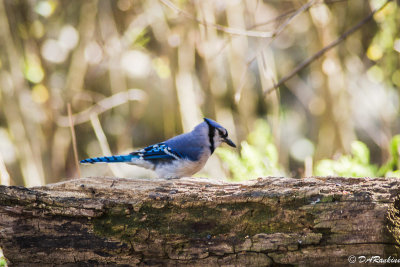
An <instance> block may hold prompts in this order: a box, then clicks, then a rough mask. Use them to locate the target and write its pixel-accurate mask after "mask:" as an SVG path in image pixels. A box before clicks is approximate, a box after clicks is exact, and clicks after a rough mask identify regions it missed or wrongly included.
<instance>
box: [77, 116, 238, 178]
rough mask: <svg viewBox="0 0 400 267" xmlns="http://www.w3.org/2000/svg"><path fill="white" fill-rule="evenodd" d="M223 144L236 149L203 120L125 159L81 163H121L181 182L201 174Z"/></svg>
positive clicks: (217, 126) (224, 133)
mask: <svg viewBox="0 0 400 267" xmlns="http://www.w3.org/2000/svg"><path fill="white" fill-rule="evenodd" d="M223 142H225V143H227V144H228V145H230V146H232V147H236V145H235V144H234V143H233V142H232V140H231V139H229V138H228V131H227V130H226V129H225V128H224V127H222V126H221V125H220V124H218V123H217V122H215V121H213V120H211V119H207V118H204V122H202V123H200V124H199V125H197V126H196V127H195V128H194V129H193V130H192V131H191V132H189V133H185V134H181V135H178V136H175V137H173V138H171V139H168V140H167V141H165V142H162V143H158V144H155V145H151V146H148V147H146V148H143V149H141V150H138V151H135V152H132V153H130V154H128V155H118V156H110V157H97V158H90V159H84V160H81V163H97V162H107V163H112V162H124V163H128V164H133V165H137V166H140V167H144V168H146V169H151V170H154V171H155V172H156V173H157V175H158V176H159V177H162V178H180V177H183V176H191V175H193V174H195V173H196V172H198V171H200V170H201V169H202V168H203V167H204V165H205V164H206V162H207V160H208V158H209V157H210V156H211V154H212V153H213V152H214V150H215V149H216V148H217V147H218V146H220V145H221V144H222V143H223Z"/></svg>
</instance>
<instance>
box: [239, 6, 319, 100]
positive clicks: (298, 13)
mask: <svg viewBox="0 0 400 267" xmlns="http://www.w3.org/2000/svg"><path fill="white" fill-rule="evenodd" d="M313 4H315V0H311V1H309V2H307V3H306V4H304V5H303V6H301V7H300V8H299V9H298V10H296V11H295V12H294V13H293V14H292V15H291V16H290V17H289V18H287V19H286V20H285V21H284V22H283V23H282V25H281V26H280V27H279V28H278V29H276V30H275V31H274V33H273V38H271V39H269V40H268V43H267V45H269V44H271V42H272V41H273V40H274V39H275V38H276V37H278V35H279V34H280V33H281V32H282V31H283V30H284V29H285V28H286V27H287V26H288V25H289V23H290V22H291V21H292V20H293V19H294V18H295V17H297V16H298V15H300V14H301V13H303V12H304V11H306V10H308V9H309V8H310V7H311V6H312V5H313ZM259 53H260V52H259V51H258V52H257V53H256V56H254V57H253V58H252V59H251V60H250V61H249V62H247V66H246V71H244V72H243V74H242V77H241V79H240V84H239V87H238V89H237V90H236V92H235V96H234V100H235V102H236V103H239V101H240V99H241V95H242V91H243V87H244V85H245V84H246V75H247V70H248V69H249V66H250V64H251V63H252V62H253V61H254V60H256V58H257V57H258V55H259Z"/></svg>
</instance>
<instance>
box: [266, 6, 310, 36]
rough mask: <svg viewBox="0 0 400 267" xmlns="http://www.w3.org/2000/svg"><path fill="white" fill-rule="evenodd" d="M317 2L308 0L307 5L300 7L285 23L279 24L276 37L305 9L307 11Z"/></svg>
mask: <svg viewBox="0 0 400 267" xmlns="http://www.w3.org/2000/svg"><path fill="white" fill-rule="evenodd" d="M314 3H315V0H311V1H309V2H307V3H306V4H305V5H303V6H301V7H300V8H299V9H297V10H296V12H294V13H293V15H291V16H290V17H289V18H288V19H287V20H285V22H284V23H282V25H280V26H279V28H278V29H276V30H275V31H274V37H275V36H278V35H279V34H280V33H281V32H282V31H283V29H285V28H286V26H287V25H288V24H289V23H290V22H291V21H292V20H293V19H294V18H295V17H297V16H298V15H299V14H301V13H303V12H304V11H306V10H307V9H309V8H310V7H311V6H312V5H313V4H314Z"/></svg>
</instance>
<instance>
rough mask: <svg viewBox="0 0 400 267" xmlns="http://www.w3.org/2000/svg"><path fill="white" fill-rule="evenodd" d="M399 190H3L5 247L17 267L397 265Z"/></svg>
mask: <svg viewBox="0 0 400 267" xmlns="http://www.w3.org/2000/svg"><path fill="white" fill-rule="evenodd" d="M399 185H400V179H383V178H377V179H369V178H365V179H356V178H307V179H290V178H263V179H258V180H254V181H249V182H243V183H227V182H218V181H213V180H207V179H189V178H184V179H178V180H162V179H156V180H142V179H117V178H85V179H79V180H71V181H67V182H62V183H58V184H52V185H48V186H44V187H35V188H29V189H28V188H24V187H14V186H11V187H7V186H1V187H0V238H1V239H0V247H2V248H3V250H4V254H5V256H6V258H7V259H8V260H9V261H10V263H11V265H13V266H46V265H49V266H53V265H56V266H59V265H65V266H77V265H85V266H87V265H90V266H92V265H113V266H115V265H129V266H132V265H153V266H176V265H178V266H180V265H191V266H219V265H230V266H270V265H279V264H282V265H283V264H287V265H288V266H291V265H298V266H344V265H347V264H349V261H348V257H349V256H350V255H355V256H362V255H364V256H367V257H368V256H371V255H377V256H380V257H382V258H387V257H389V256H391V257H392V258H393V257H394V258H396V257H397V256H398V255H399V253H398V250H397V245H398V244H399V233H400V230H399V229H400V223H399V222H400V221H399V216H400V215H399V208H400V201H399V200H398V199H397V198H396V197H397V194H398V193H399ZM356 265H357V264H356Z"/></svg>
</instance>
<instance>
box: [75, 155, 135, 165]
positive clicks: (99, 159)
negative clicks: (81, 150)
mask: <svg viewBox="0 0 400 267" xmlns="http://www.w3.org/2000/svg"><path fill="white" fill-rule="evenodd" d="M132 158H135V156H133V155H118V156H109V157H96V158H89V159H84V160H81V161H80V162H81V163H98V162H106V163H113V162H130V161H132Z"/></svg>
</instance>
